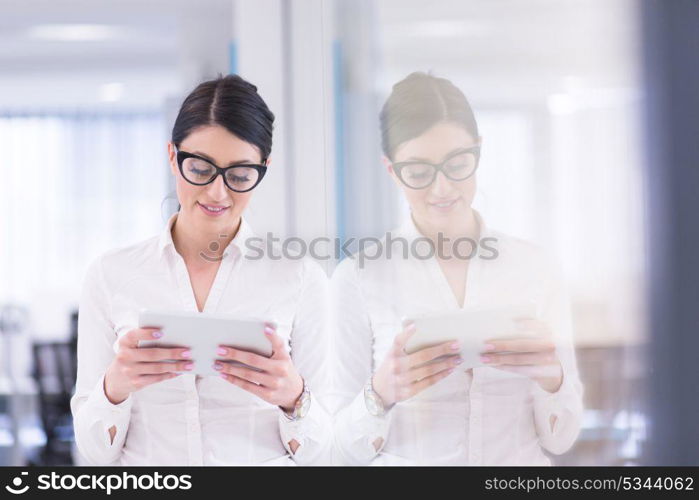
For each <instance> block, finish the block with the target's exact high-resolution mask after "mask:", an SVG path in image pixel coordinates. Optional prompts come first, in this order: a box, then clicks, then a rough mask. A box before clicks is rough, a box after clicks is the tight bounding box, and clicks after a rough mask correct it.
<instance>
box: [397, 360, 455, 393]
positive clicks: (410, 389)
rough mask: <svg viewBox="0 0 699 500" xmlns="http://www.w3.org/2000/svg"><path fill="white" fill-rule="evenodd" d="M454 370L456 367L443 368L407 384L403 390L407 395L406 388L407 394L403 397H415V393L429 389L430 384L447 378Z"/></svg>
mask: <svg viewBox="0 0 699 500" xmlns="http://www.w3.org/2000/svg"><path fill="white" fill-rule="evenodd" d="M453 371H454V368H448V369H446V370H442V371H440V372H438V373H435V374H434V375H430V376H429V377H425V378H423V379H422V380H419V381H417V382H415V383H413V384H411V385H409V386H407V387H406V388H405V389H404V391H403V392H404V395H405V390H407V395H406V397H405V398H403V399H407V398H409V397H413V396H414V395H415V394H417V393H419V392H422V391H424V390H425V389H427V388H428V387H430V386H433V385H434V384H436V383H437V382H439V381H440V380H442V379H443V378H446V377H448V376H449V375H451V374H452V372H453Z"/></svg>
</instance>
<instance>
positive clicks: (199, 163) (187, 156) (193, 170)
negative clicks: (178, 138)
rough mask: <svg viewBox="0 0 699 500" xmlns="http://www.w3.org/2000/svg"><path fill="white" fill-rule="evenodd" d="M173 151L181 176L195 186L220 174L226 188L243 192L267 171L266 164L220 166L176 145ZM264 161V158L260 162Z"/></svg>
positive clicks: (252, 186)
mask: <svg viewBox="0 0 699 500" xmlns="http://www.w3.org/2000/svg"><path fill="white" fill-rule="evenodd" d="M175 152H176V153H177V166H178V167H179V169H180V173H181V174H182V177H184V180H186V181H187V182H189V183H190V184H194V185H195V186H206V185H207V184H211V183H212V182H214V180H215V179H216V177H218V176H219V175H221V176H223V182H224V183H225V184H226V187H228V189H230V190H231V191H235V192H236V193H245V192H247V191H250V190H252V189H254V188H255V186H257V185H258V184H259V183H260V181H262V178H263V177H264V176H265V174H266V173H267V165H257V164H247V163H245V164H239V165H231V166H230V167H225V168H221V167H219V166H218V165H215V164H214V163H213V162H211V160H207V159H206V158H203V157H201V156H199V155H195V154H194V153H187V152H186V151H180V150H179V149H178V148H177V146H175ZM266 161H267V160H266V159H265V160H264V161H263V162H262V163H265V162H266Z"/></svg>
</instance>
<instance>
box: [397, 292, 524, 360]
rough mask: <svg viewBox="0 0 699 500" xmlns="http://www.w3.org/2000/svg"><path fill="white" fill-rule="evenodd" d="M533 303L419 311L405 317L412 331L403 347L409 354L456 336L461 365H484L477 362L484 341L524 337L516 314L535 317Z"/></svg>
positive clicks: (519, 316)
mask: <svg viewBox="0 0 699 500" xmlns="http://www.w3.org/2000/svg"><path fill="white" fill-rule="evenodd" d="M535 313H536V309H535V307H534V306H533V305H513V306H497V307H475V306H474V307H467V308H464V309H461V310H459V311H448V312H441V313H429V314H421V315H418V316H414V317H411V318H408V319H409V320H411V321H413V322H414V323H415V334H414V335H413V336H412V337H410V339H408V342H407V343H406V346H405V351H406V352H407V353H408V354H412V353H413V352H415V351H418V350H420V349H424V348H425V347H431V346H435V345H438V344H441V343H444V342H449V341H454V340H458V341H459V342H460V343H461V353H460V354H461V357H462V359H463V363H462V364H461V366H462V367H463V368H464V369H468V368H474V367H479V366H488V365H487V364H485V363H483V362H481V360H480V356H481V353H482V352H483V350H484V345H485V343H486V342H485V341H486V340H487V339H495V338H502V339H505V338H526V337H527V335H526V334H524V333H523V332H521V331H519V330H518V329H517V328H516V325H515V319H516V318H523V317H535Z"/></svg>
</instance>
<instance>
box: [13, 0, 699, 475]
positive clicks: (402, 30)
mask: <svg viewBox="0 0 699 500" xmlns="http://www.w3.org/2000/svg"><path fill="white" fill-rule="evenodd" d="M653 9H656V10H653ZM662 9H663V7H661V6H660V5H658V4H656V3H655V2H645V3H644V2H641V1H633V0H616V1H614V2H609V1H606V0H566V1H557V0H533V1H528V2H520V1H516V0H499V1H495V2H494V1H487V0H468V1H463V0H442V1H439V2H425V1H421V0H197V1H196V2H195V1H189V0H167V1H166V0H139V1H136V0H119V1H116V0H113V1H106V0H105V1H100V2H94V1H89V0H54V1H48V0H25V1H23V2H19V3H18V2H12V1H9V0H0V90H1V91H0V151H1V152H2V159H1V160H0V174H1V176H2V177H1V178H0V211H1V214H0V242H1V243H0V332H1V333H2V336H1V337H0V339H1V341H2V344H1V345H0V352H2V356H3V357H2V365H1V366H2V370H0V394H2V397H1V400H0V463H1V464H5V465H19V464H24V463H32V464H51V463H71V462H72V461H76V462H77V463H80V458H79V457H78V456H77V455H76V454H75V452H74V450H72V443H71V440H72V431H71V425H70V415H69V408H68V407H67V398H68V397H69V393H70V390H71V389H72V387H71V383H72V379H71V377H73V376H74V369H75V366H74V364H75V360H74V357H73V350H72V347H73V342H74V336H75V333H76V332H75V314H76V309H77V300H78V297H79V292H80V287H81V284H82V278H83V275H84V272H85V270H86V268H87V265H88V264H89V263H90V262H91V261H92V259H94V258H95V257H96V256H97V255H99V254H100V253H101V252H103V251H106V250H108V249H110V248H114V247H117V246H123V245H127V244H129V243H133V242H136V241H139V240H141V239H144V238H147V237H149V236H151V235H153V234H156V233H157V232H159V231H160V230H161V228H162V226H163V224H164V222H165V221H166V220H167V217H168V216H169V215H170V214H171V213H172V211H173V209H174V208H175V207H176V201H175V200H174V198H173V197H174V191H173V183H172V179H171V178H170V173H169V170H168V167H167V159H166V141H167V140H168V138H169V133H170V127H171V126H172V122H173V119H174V115H175V113H176V112H177V109H178V107H179V104H180V103H181V100H182V98H183V97H184V95H186V94H187V93H188V92H189V91H190V90H191V89H192V88H193V87H194V86H195V85H196V84H197V83H199V82H200V81H202V80H205V79H209V78H213V77H215V76H216V75H217V74H218V73H223V74H226V73H230V72H233V73H239V74H241V76H243V77H244V78H246V79H248V80H250V81H251V82H253V83H255V84H256V85H258V87H259V90H260V93H261V94H262V96H263V97H264V98H265V99H266V100H267V102H268V104H269V106H270V108H271V109H272V110H273V111H274V112H275V115H276V117H277V120H276V125H275V127H276V129H275V140H274V148H273V163H272V167H271V169H270V173H269V174H270V175H268V177H267V178H265V182H264V183H263V184H262V185H261V186H260V188H259V190H258V192H256V195H255V197H253V202H252V205H251V207H250V213H249V217H250V219H251V221H252V223H253V226H254V227H255V229H256V231H258V232H260V233H266V232H268V231H271V232H274V233H275V234H276V235H279V236H282V237H283V236H301V237H304V238H311V237H316V236H330V237H333V236H338V237H340V238H351V237H358V236H367V235H372V236H375V235H379V234H381V233H382V232H385V231H386V230H388V229H391V228H392V227H394V226H395V225H396V224H397V222H398V221H399V220H400V218H401V216H402V214H403V213H404V211H405V210H406V206H405V205H404V203H403V202H402V201H401V199H400V198H399V196H398V192H397V191H396V190H395V189H394V188H393V187H392V185H391V184H390V180H389V178H388V176H387V175H386V172H385V169H384V168H382V164H381V159H380V158H381V153H380V147H379V131H378V111H379V109H380V106H381V105H382V103H383V100H384V99H385V98H386V97H387V96H388V94H389V93H390V90H391V86H392V85H393V83H395V82H397V81H398V80H400V79H402V78H403V77H405V76H406V75H407V74H409V73H410V72H412V71H416V70H420V71H431V72H432V73H433V74H435V75H436V76H442V77H445V78H449V79H451V80H452V81H453V82H454V83H455V84H456V85H457V86H458V87H460V88H461V89H462V90H463V91H464V93H465V94H466V95H467V97H468V98H469V100H470V102H471V104H472V106H473V107H474V110H475V112H476V118H477V120H478V123H479V127H480V129H481V135H482V136H483V141H484V146H483V155H482V162H481V165H480V167H479V172H478V176H479V192H478V196H477V201H476V203H477V207H478V208H479V210H481V212H482V213H483V214H484V216H485V218H486V220H487V221H488V224H489V225H490V226H493V227H496V228H498V229H500V230H502V231H505V232H508V233H510V234H513V235H515V236H518V237H521V238H525V239H528V240H530V241H533V242H535V243H537V244H539V245H541V246H543V247H544V248H546V249H547V250H548V251H549V252H550V253H551V254H553V255H555V257H556V259H557V260H558V261H559V263H560V266H561V267H562V269H563V270H564V273H565V277H566V285H567V286H568V288H569V290H570V293H571V299H572V309H573V316H574V318H573V319H574V328H575V340H576V347H577V355H578V363H579V368H580V371H581V377H582V380H583V384H584V387H585V414H584V418H583V429H582V432H581V435H580V438H579V439H578V442H577V443H576V444H575V446H574V447H573V448H572V449H571V450H570V451H569V452H567V453H565V454H563V455H561V456H556V457H554V461H555V463H558V464H566V465H573V464H584V465H593V464H600V465H602V464H608V465H634V464H641V463H650V462H653V461H654V458H653V457H652V456H649V453H652V450H654V449H655V448H652V447H649V446H648V444H649V443H650V442H652V437H653V432H652V429H653V427H652V425H651V421H652V420H653V406H652V401H653V399H652V398H653V395H654V392H653V391H654V387H656V386H654V385H653V384H652V383H651V382H653V381H651V378H652V377H651V374H652V373H653V371H652V370H653V368H652V359H648V358H647V353H648V351H649V349H648V346H649V345H653V341H652V339H653V331H651V330H652V328H651V326H652V325H655V323H654V321H653V319H652V318H651V316H650V315H649V312H648V311H649V307H650V304H649V297H650V296H651V294H649V293H648V292H649V290H652V289H653V284H652V283H651V282H650V276H651V273H650V271H649V269H648V262H649V260H650V258H649V255H651V250H652V249H651V248H650V247H651V246H652V245H650V244H649V241H650V240H651V239H652V236H653V233H652V231H651V228H650V227H649V223H648V221H649V213H648V212H649V210H650V209H649V207H653V205H652V204H651V203H650V200H649V189H648V185H649V176H648V175H647V173H648V172H649V170H648V168H647V164H646V161H647V157H648V153H647V147H646V146H647V138H646V134H647V129H648V120H647V113H646V111H647V108H648V102H647V101H648V99H647V95H648V92H647V88H648V84H649V83H648V82H649V76H648V75H649V71H648V69H647V66H648V64H649V63H648V61H649V60H651V64H652V61H654V60H655V59H653V58H652V57H650V56H649V54H648V48H647V47H648V44H650V43H653V41H656V42H657V41H658V37H659V38H660V39H661V40H664V39H663V36H665V32H664V31H663V30H662V29H660V28H659V27H658V26H657V25H652V23H651V24H649V23H648V22H644V19H646V18H647V17H648V16H649V15H650V16H653V15H654V14H657V10H662ZM691 9H692V7H689V10H690V12H691ZM649 12H650V14H649ZM694 13H695V14H696V11H694ZM681 14H682V11H681V10H680V11H679V16H678V13H677V12H675V13H673V15H675V16H678V18H680V19H681V18H682V15H681ZM679 33H682V30H679ZM654 37H655V38H654ZM668 43H670V42H668ZM654 46H655V45H654ZM669 47H670V48H671V47H672V46H669ZM670 48H668V47H666V50H670ZM659 50H661V49H659ZM661 53H662V52H661ZM656 83H657V82H656ZM661 87H662V86H661ZM695 161H696V158H695ZM656 167H658V166H657V165H656ZM658 168H659V167H658ZM667 196H670V195H667ZM668 234H670V233H668ZM673 234H674V233H673ZM335 263H336V262H335V261H333V260H331V261H328V262H324V263H323V264H324V265H325V267H326V270H327V271H328V273H330V272H332V269H333V267H334V265H335ZM668 272H670V271H668ZM665 312H666V313H667V312H668V311H667V310H666V311H665ZM655 373H656V378H657V373H658V372H657V371H656V372H655ZM655 382H656V383H657V380H656V381H655ZM649 450H651V451H649ZM663 457H666V458H665V459H666V460H667V461H668V462H672V461H673V460H680V459H678V458H676V457H672V456H671V455H663Z"/></svg>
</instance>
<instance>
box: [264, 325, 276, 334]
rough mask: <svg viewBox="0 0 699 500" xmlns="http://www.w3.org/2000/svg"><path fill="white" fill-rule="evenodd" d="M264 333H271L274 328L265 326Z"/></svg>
mask: <svg viewBox="0 0 699 500" xmlns="http://www.w3.org/2000/svg"><path fill="white" fill-rule="evenodd" d="M265 333H266V334H267V335H272V334H273V333H274V329H273V328H270V327H269V326H265Z"/></svg>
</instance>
